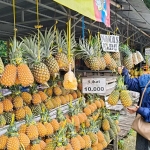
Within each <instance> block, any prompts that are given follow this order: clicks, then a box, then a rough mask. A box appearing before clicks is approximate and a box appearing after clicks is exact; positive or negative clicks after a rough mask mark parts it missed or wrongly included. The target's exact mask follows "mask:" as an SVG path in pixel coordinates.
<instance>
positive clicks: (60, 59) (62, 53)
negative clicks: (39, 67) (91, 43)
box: [55, 30, 69, 70]
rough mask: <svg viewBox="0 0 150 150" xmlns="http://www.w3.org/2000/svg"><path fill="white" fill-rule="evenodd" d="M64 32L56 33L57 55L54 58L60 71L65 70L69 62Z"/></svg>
mask: <svg viewBox="0 0 150 150" xmlns="http://www.w3.org/2000/svg"><path fill="white" fill-rule="evenodd" d="M65 35H66V33H65V31H64V30H62V31H60V32H59V31H58V30H57V31H56V44H57V54H56V56H55V58H56V60H57V63H58V65H59V68H60V69H63V70H65V69H66V68H67V67H68V64H69V61H68V58H67V54H66V50H67V49H66V48H67V46H66V45H67V38H66V36H65Z"/></svg>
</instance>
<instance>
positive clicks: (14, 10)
mask: <svg viewBox="0 0 150 150" xmlns="http://www.w3.org/2000/svg"><path fill="white" fill-rule="evenodd" d="M13 18H14V38H15V39H16V34H17V33H16V32H17V29H16V7H15V0H13Z"/></svg>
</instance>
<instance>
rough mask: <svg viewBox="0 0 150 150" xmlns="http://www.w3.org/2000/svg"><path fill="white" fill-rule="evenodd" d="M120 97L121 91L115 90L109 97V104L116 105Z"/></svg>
mask: <svg viewBox="0 0 150 150" xmlns="http://www.w3.org/2000/svg"><path fill="white" fill-rule="evenodd" d="M119 95H120V92H119V90H116V89H115V90H113V91H112V93H111V94H110V95H109V97H108V101H107V102H108V104H110V105H116V104H117V103H118V101H119Z"/></svg>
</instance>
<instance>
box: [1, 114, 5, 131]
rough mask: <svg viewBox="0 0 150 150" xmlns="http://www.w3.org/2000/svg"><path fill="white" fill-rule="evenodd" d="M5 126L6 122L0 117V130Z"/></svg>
mask: <svg viewBox="0 0 150 150" xmlns="http://www.w3.org/2000/svg"><path fill="white" fill-rule="evenodd" d="M5 125H6V120H5V117H4V116H3V115H0V128H2V127H4V126H5Z"/></svg>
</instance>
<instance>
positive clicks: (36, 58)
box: [22, 35, 50, 84]
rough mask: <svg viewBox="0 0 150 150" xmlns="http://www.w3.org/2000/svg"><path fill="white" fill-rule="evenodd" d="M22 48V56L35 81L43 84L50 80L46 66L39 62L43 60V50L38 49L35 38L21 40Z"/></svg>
mask: <svg viewBox="0 0 150 150" xmlns="http://www.w3.org/2000/svg"><path fill="white" fill-rule="evenodd" d="M22 48H23V50H24V53H23V56H24V57H25V58H26V59H27V61H28V63H29V64H30V68H31V70H32V73H33V76H34V78H35V81H36V82H38V83H41V84H45V83H46V82H47V81H48V80H49V78H50V73H49V71H48V68H47V66H46V65H45V64H44V63H42V62H41V60H42V58H43V55H42V54H43V48H40V49H38V44H37V36H36V35H35V36H34V37H29V38H27V37H26V38H25V39H24V40H23V44H22Z"/></svg>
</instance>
